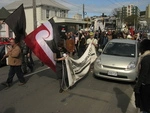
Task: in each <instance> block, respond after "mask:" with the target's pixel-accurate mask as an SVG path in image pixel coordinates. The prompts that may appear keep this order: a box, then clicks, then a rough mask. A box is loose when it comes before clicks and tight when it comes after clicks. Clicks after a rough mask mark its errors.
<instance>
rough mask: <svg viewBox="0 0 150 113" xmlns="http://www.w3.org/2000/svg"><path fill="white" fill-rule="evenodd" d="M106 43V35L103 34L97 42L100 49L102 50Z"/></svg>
mask: <svg viewBox="0 0 150 113" xmlns="http://www.w3.org/2000/svg"><path fill="white" fill-rule="evenodd" d="M107 42H108V37H107V35H106V32H103V33H102V35H101V37H100V40H99V45H100V49H103V48H104V47H105V45H106V44H107Z"/></svg>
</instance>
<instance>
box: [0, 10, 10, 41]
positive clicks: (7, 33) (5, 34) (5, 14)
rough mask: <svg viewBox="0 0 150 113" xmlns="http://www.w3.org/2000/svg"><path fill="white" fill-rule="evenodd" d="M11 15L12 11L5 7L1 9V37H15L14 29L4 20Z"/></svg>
mask: <svg viewBox="0 0 150 113" xmlns="http://www.w3.org/2000/svg"><path fill="white" fill-rule="evenodd" d="M9 15H10V13H9V12H8V11H7V10H6V9H5V8H4V7H3V8H1V9H0V38H8V37H13V33H12V31H11V30H10V29H9V27H8V25H7V24H6V23H5V22H3V21H4V20H5V19H6V18H7V17H8V16H9Z"/></svg>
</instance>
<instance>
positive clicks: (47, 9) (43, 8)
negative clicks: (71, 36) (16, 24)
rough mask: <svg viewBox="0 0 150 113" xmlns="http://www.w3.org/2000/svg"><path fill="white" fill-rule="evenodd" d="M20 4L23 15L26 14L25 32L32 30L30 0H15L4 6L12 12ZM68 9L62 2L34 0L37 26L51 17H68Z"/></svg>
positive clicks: (31, 6)
mask: <svg viewBox="0 0 150 113" xmlns="http://www.w3.org/2000/svg"><path fill="white" fill-rule="evenodd" d="M21 4H23V5H24V10H25V15H26V26H27V27H26V32H27V34H28V33H30V32H31V31H33V29H34V24H33V5H32V4H33V3H32V0H20V1H15V2H13V3H11V4H9V5H7V6H5V8H6V9H7V10H8V11H9V12H10V13H12V12H13V11H14V10H15V9H16V8H17V7H19V6H20V5H21ZM68 11H69V9H68V8H67V7H65V6H63V5H62V4H59V3H58V2H56V1H54V0H36V16H37V26H39V25H41V23H43V22H45V21H47V20H48V19H50V18H51V17H54V16H57V17H60V18H67V17H68Z"/></svg>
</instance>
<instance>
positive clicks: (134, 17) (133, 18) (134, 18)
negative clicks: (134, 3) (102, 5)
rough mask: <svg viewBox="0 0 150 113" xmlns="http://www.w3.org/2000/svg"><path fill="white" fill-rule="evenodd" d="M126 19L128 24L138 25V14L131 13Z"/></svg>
mask: <svg viewBox="0 0 150 113" xmlns="http://www.w3.org/2000/svg"><path fill="white" fill-rule="evenodd" d="M124 21H125V22H126V23H127V24H128V26H134V25H135V26H136V25H137V24H138V16H137V15H131V16H128V17H126V18H125V19H124Z"/></svg>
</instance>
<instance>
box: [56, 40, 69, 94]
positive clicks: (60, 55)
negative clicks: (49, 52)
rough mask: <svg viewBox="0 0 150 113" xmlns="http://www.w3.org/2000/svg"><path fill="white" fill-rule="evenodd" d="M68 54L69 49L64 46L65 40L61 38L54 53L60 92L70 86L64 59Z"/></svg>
mask: <svg viewBox="0 0 150 113" xmlns="http://www.w3.org/2000/svg"><path fill="white" fill-rule="evenodd" d="M66 56H67V50H66V49H65V48H64V41H63V40H61V41H60V42H59V43H58V50H57V51H56V52H55V53H54V60H55V61H56V74H57V79H58V80H59V84H60V90H59V92H60V93H62V92H63V91H64V88H65V87H66V86H68V78H67V71H66V66H65V61H64V60H65V59H66Z"/></svg>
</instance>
